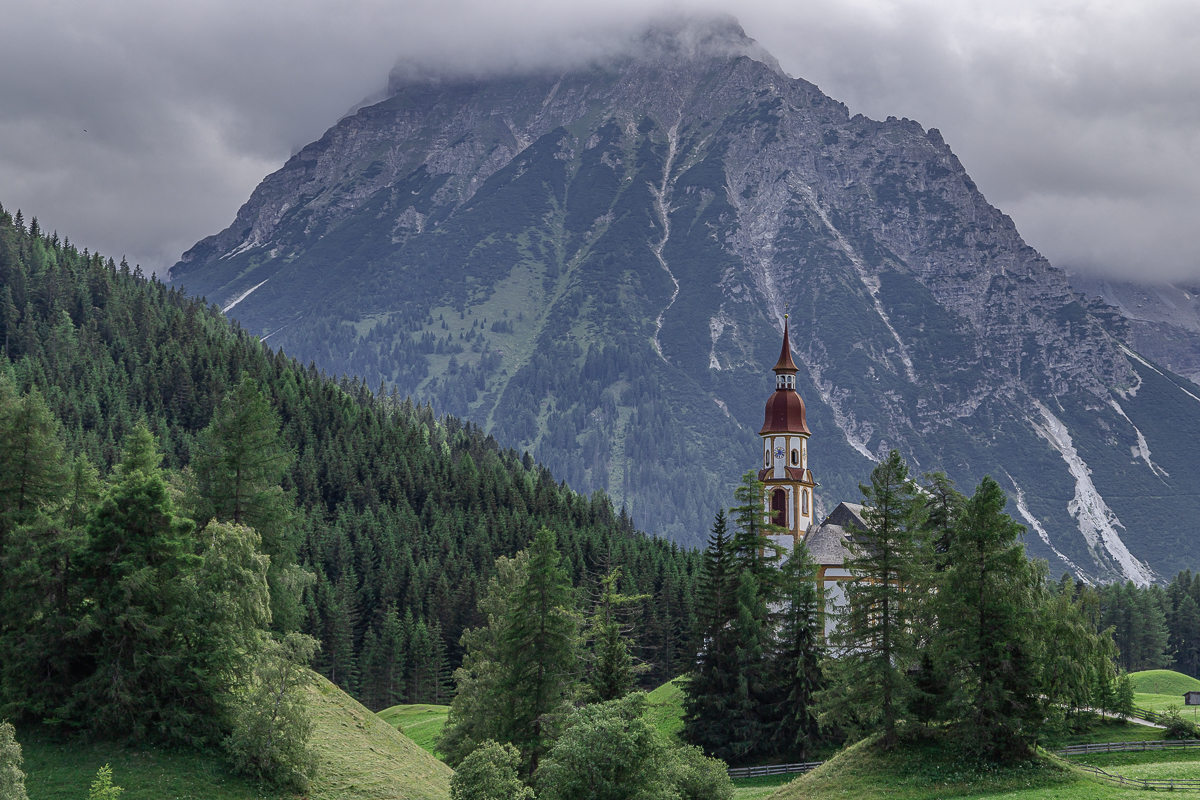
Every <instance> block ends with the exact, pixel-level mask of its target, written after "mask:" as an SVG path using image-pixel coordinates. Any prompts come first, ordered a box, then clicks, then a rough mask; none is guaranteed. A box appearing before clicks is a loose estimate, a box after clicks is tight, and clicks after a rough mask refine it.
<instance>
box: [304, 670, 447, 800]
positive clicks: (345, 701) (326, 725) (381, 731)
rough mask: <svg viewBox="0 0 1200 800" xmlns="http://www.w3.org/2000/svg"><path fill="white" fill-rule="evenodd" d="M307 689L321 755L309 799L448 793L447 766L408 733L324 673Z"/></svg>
mask: <svg viewBox="0 0 1200 800" xmlns="http://www.w3.org/2000/svg"><path fill="white" fill-rule="evenodd" d="M310 692H311V696H312V698H313V706H314V709H315V710H316V729H315V731H314V733H313V741H314V744H315V745H316V749H317V753H318V754H319V756H320V759H321V762H320V772H319V773H318V774H317V779H316V781H315V782H314V785H313V791H312V795H311V796H312V798H313V800H321V798H330V799H331V800H332V798H338V800H374V799H375V798H396V797H402V798H405V800H415V799H416V798H445V797H449V796H450V776H451V775H452V774H453V772H452V771H451V769H450V768H449V767H447V766H446V765H445V764H443V763H442V762H440V761H438V760H437V759H436V758H434V757H433V756H432V755H430V754H429V753H427V752H426V751H425V750H423V749H421V747H419V746H418V745H417V744H416V743H415V742H414V741H413V740H412V739H409V738H408V737H407V736H404V735H403V734H401V733H399V732H398V731H397V730H396V729H395V728H393V727H392V726H391V725H388V724H387V723H386V722H384V721H383V720H381V719H380V718H379V717H377V716H376V715H375V714H372V713H371V712H370V711H368V710H367V708H366V707H365V706H363V705H362V704H361V703H359V702H357V701H356V700H354V699H353V698H352V697H350V696H349V695H348V694H346V693H345V692H343V691H342V690H341V689H339V688H337V687H336V686H334V685H333V684H332V683H330V682H329V681H327V680H325V679H324V678H318V680H317V681H316V683H315V685H314V686H313V687H312V688H311V690H310Z"/></svg>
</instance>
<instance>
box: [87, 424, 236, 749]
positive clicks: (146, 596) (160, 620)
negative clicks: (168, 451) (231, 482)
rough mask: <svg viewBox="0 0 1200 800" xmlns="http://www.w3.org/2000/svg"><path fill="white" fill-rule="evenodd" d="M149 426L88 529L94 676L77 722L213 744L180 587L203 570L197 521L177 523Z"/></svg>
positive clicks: (129, 443) (139, 432)
mask: <svg viewBox="0 0 1200 800" xmlns="http://www.w3.org/2000/svg"><path fill="white" fill-rule="evenodd" d="M161 460H162V455H161V454H160V453H159V451H158V445H157V440H156V439H155V438H154V436H153V435H152V434H151V433H150V431H149V430H148V429H147V428H146V426H145V425H144V424H139V425H138V426H137V427H136V428H135V429H134V430H133V431H132V432H131V433H130V434H129V436H128V437H126V441H125V449H124V453H123V455H122V459H121V463H120V465H119V466H118V468H117V475H116V476H115V480H114V481H113V483H112V484H111V485H110V486H109V488H108V489H107V490H106V491H105V492H104V495H103V497H102V498H101V501H100V504H99V506H98V507H97V508H96V509H95V511H94V512H93V513H92V515H91V517H90V518H89V520H88V525H87V533H88V544H87V547H86V548H85V549H84V551H83V553H82V554H81V556H80V562H81V572H82V580H81V586H82V589H83V594H84V596H86V597H87V598H89V601H90V604H89V607H88V612H87V618H86V625H84V626H82V633H83V636H82V637H81V641H80V644H81V646H83V647H84V648H85V651H86V652H88V653H89V654H90V655H91V657H92V658H93V659H94V665H95V666H94V669H93V670H92V672H91V674H90V675H88V676H87V677H86V678H84V679H83V680H82V681H81V682H80V683H79V684H78V685H77V687H76V692H75V697H74V699H73V701H72V708H71V709H70V710H69V711H68V715H69V717H71V718H72V719H74V720H77V721H81V722H82V721H86V725H87V727H89V728H91V729H92V730H94V731H96V732H98V733H102V734H107V735H122V734H126V735H132V736H133V737H134V738H139V739H140V738H145V737H151V736H152V737H163V738H168V739H173V738H177V739H184V740H188V739H194V738H196V737H199V739H201V740H203V739H204V738H205V736H206V735H208V734H209V733H210V732H211V728H210V727H209V726H211V725H212V724H213V723H214V722H215V720H216V715H215V714H208V713H206V711H205V709H206V708H208V703H209V702H210V701H211V700H212V698H211V697H206V692H205V691H204V690H203V689H197V687H196V685H195V680H196V678H197V676H195V675H193V674H189V673H188V672H187V670H186V669H184V670H181V669H180V667H181V666H183V665H182V664H181V663H180V662H181V657H182V654H181V653H180V650H179V647H178V640H177V638H176V637H177V636H178V635H179V634H180V633H181V631H179V630H178V628H177V625H178V624H179V622H180V621H181V620H180V613H181V607H182V605H183V601H184V599H185V597H184V595H183V594H182V592H181V589H182V585H181V583H180V579H181V577H182V575H183V573H185V572H186V571H187V570H189V569H191V568H192V567H195V566H197V565H198V563H199V562H200V561H201V559H200V557H199V556H197V555H195V543H194V538H193V525H192V522H191V520H188V519H183V518H180V517H177V516H176V514H175V509H174V505H173V503H172V501H171V496H170V493H169V491H168V489H167V484H166V481H165V480H164V477H163V474H162V471H161V469H160V468H159V463H160V461H161Z"/></svg>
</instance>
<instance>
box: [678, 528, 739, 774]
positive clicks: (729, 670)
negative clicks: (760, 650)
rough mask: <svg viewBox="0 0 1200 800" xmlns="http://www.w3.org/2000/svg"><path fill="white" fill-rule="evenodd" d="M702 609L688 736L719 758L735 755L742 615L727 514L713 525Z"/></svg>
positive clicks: (687, 708)
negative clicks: (737, 637) (734, 629)
mask: <svg viewBox="0 0 1200 800" xmlns="http://www.w3.org/2000/svg"><path fill="white" fill-rule="evenodd" d="M703 569H704V572H703V577H702V579H701V582H700V606H699V609H698V612H697V617H698V621H699V625H700V628H701V639H702V646H701V650H700V653H699V658H698V663H697V665H696V668H695V670H694V671H693V672H692V674H691V676H690V677H689V679H688V681H687V683H686V684H685V685H684V703H683V708H684V718H683V735H684V738H685V739H687V741H689V742H691V743H692V744H694V745H697V746H699V747H701V748H703V749H704V752H706V753H709V754H711V755H715V756H716V757H718V758H722V757H725V756H726V755H730V752H729V749H728V748H729V743H730V742H731V741H732V739H733V731H732V726H731V716H730V703H731V701H732V698H733V695H734V691H735V686H736V680H737V657H736V653H735V650H734V638H733V636H732V633H731V630H730V628H731V625H732V623H733V620H734V617H735V615H736V613H737V600H736V592H737V580H738V578H737V567H736V565H735V563H734V560H733V552H732V545H731V543H730V541H729V533H728V523H727V521H726V518H725V512H724V511H718V512H717V516H716V519H715V520H714V521H713V526H712V536H711V537H709V540H708V548H707V549H706V550H705V551H704V564H703Z"/></svg>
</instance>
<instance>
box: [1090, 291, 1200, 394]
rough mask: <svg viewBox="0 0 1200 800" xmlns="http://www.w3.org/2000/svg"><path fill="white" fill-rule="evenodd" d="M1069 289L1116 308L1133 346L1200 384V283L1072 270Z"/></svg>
mask: <svg viewBox="0 0 1200 800" xmlns="http://www.w3.org/2000/svg"><path fill="white" fill-rule="evenodd" d="M1069 280H1070V282H1071V288H1072V289H1074V290H1075V291H1077V292H1081V293H1082V294H1084V295H1086V296H1088V297H1098V298H1099V299H1100V300H1101V301H1102V302H1104V303H1106V304H1108V305H1110V306H1114V307H1115V308H1117V309H1118V310H1119V311H1120V312H1121V316H1123V317H1124V318H1125V320H1126V323H1125V327H1126V329H1127V333H1126V336H1125V339H1126V340H1127V341H1128V342H1129V344H1130V346H1131V347H1133V349H1135V350H1137V351H1138V352H1139V353H1140V354H1142V355H1143V356H1145V357H1147V358H1150V359H1153V360H1154V361H1156V362H1158V363H1159V364H1162V365H1163V366H1165V367H1166V368H1167V369H1169V370H1171V371H1172V372H1174V373H1175V374H1177V375H1182V376H1183V377H1185V378H1188V379H1190V380H1191V381H1192V382H1193V383H1195V384H1198V385H1200V287H1195V286H1187V285H1183V284H1171V283H1165V282H1160V283H1136V282H1133V281H1128V280H1116V279H1111V278H1104V277H1098V276H1094V275H1082V274H1073V275H1071V276H1070V277H1069Z"/></svg>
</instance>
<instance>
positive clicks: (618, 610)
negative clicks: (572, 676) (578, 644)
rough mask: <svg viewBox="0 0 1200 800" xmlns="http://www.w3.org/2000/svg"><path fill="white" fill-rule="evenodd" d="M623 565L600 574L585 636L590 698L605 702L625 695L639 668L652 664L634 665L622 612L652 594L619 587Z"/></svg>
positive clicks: (643, 670)
mask: <svg viewBox="0 0 1200 800" xmlns="http://www.w3.org/2000/svg"><path fill="white" fill-rule="evenodd" d="M620 580H621V568H620V567H615V568H613V569H611V570H609V571H608V573H607V574H605V575H603V576H601V578H600V588H599V597H598V598H597V600H596V603H595V607H594V608H593V610H592V616H591V619H590V620H589V624H588V632H587V635H586V638H587V639H588V640H590V642H591V659H590V660H591V664H590V667H591V669H590V670H589V673H588V677H587V682H588V686H589V688H590V690H591V691H590V693H591V698H592V699H593V700H595V701H599V702H606V701H608V700H616V699H618V698H621V697H624V696H625V695H627V694H629V692H630V691H632V690H633V684H634V681H635V679H636V678H637V675H638V674H639V673H640V672H645V671H646V670H647V669H648V668H649V667H648V666H646V665H635V664H634V662H633V656H632V654H631V653H630V652H629V645H628V644H627V641H626V636H627V631H626V630H625V629H624V628H625V627H626V626H625V625H623V623H622V615H623V613H624V612H625V611H626V610H627V609H629V608H630V607H632V606H635V605H638V604H640V603H642V602H643V601H645V600H647V599H648V598H649V595H645V594H639V595H626V594H621V592H620V591H619V589H618V584H619V581H620Z"/></svg>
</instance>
